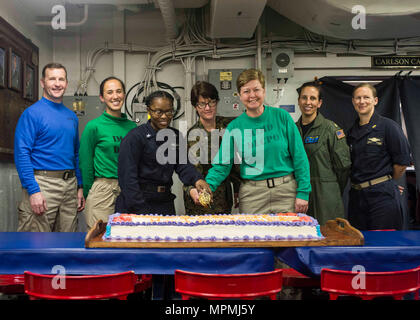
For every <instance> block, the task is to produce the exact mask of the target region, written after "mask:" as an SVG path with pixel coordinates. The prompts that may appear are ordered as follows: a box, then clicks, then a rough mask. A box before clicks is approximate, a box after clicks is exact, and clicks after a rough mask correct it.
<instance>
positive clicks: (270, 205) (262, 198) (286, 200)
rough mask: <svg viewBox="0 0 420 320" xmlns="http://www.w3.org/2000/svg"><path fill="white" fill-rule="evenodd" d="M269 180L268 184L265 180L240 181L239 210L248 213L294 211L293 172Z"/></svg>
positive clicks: (294, 187)
mask: <svg viewBox="0 0 420 320" xmlns="http://www.w3.org/2000/svg"><path fill="white" fill-rule="evenodd" d="M269 180H270V181H268V184H267V180H261V181H255V180H245V181H244V182H242V183H241V186H240V188H239V212H241V213H249V214H268V213H279V212H295V201H296V188H297V183H296V180H295V178H294V176H293V174H289V175H287V176H284V177H280V178H273V180H271V179H269ZM273 185H274V186H273ZM268 186H273V187H272V188H269V187H268Z"/></svg>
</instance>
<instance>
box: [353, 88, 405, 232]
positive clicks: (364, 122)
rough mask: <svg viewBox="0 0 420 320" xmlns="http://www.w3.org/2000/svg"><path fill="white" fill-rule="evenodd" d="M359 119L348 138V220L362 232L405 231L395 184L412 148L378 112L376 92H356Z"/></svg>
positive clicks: (354, 103)
mask: <svg viewBox="0 0 420 320" xmlns="http://www.w3.org/2000/svg"><path fill="white" fill-rule="evenodd" d="M352 101H353V106H354V108H355V110H356V112H357V113H358V115H359V117H358V119H357V120H356V122H355V124H354V125H353V127H352V128H351V129H350V130H349V132H348V134H347V142H348V144H349V146H350V154H351V162H352V167H351V189H350V197H349V212H348V218H349V221H350V223H351V224H352V225H353V226H354V227H356V228H357V229H359V230H378V229H397V230H400V229H402V227H403V218H402V209H401V208H402V207H401V195H400V192H399V189H398V186H397V184H396V182H395V180H397V179H399V178H400V177H401V176H402V175H403V174H404V172H405V169H406V167H407V166H409V165H410V162H411V156H410V147H409V144H408V141H407V138H406V137H405V136H404V133H403V131H402V129H401V128H400V126H399V125H398V124H397V123H396V122H394V121H393V120H391V119H388V118H384V117H382V116H380V115H379V114H378V113H376V112H375V106H376V104H377V103H378V97H377V94H376V89H375V88H374V87H373V86H372V85H370V84H366V83H363V84H360V85H358V86H357V87H355V89H354V91H353V98H352Z"/></svg>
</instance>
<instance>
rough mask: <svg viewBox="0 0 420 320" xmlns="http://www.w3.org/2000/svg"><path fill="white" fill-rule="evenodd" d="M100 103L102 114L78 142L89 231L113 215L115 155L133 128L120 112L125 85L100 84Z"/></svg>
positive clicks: (110, 81) (107, 81)
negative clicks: (98, 222)
mask: <svg viewBox="0 0 420 320" xmlns="http://www.w3.org/2000/svg"><path fill="white" fill-rule="evenodd" d="M99 99H100V100H101V101H102V102H103V103H104V104H105V111H104V113H103V114H102V115H101V116H99V117H98V118H96V119H93V120H91V121H89V122H88V124H87V125H86V127H85V129H84V131H83V134H82V138H81V140H80V152H79V161H80V170H81V171H82V178H83V192H84V196H85V198H86V208H85V214H86V223H87V226H88V228H89V229H90V228H92V227H93V226H94V224H95V222H96V221H98V220H102V221H104V222H107V221H108V216H109V215H110V214H113V213H114V208H115V200H116V198H117V196H118V195H119V193H120V188H119V186H118V155H119V150H120V143H121V140H122V139H123V138H124V137H125V135H126V134H127V133H128V132H129V131H130V130H131V129H134V128H136V124H135V123H134V122H133V121H131V120H129V119H128V118H127V115H126V114H125V113H122V112H121V108H122V106H123V104H124V99H125V86H124V83H123V82H122V81H121V80H119V79H118V78H115V77H109V78H106V79H105V80H103V81H102V83H101V85H100V87H99Z"/></svg>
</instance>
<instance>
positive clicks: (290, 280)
mask: <svg viewBox="0 0 420 320" xmlns="http://www.w3.org/2000/svg"><path fill="white" fill-rule="evenodd" d="M282 270H283V285H284V286H288V287H295V288H307V287H317V288H319V287H320V283H321V281H320V280H319V279H317V278H311V277H307V276H305V275H304V274H302V273H300V272H298V271H296V270H295V269H293V268H288V269H282Z"/></svg>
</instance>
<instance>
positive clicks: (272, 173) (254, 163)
mask: <svg viewBox="0 0 420 320" xmlns="http://www.w3.org/2000/svg"><path fill="white" fill-rule="evenodd" d="M236 84H237V89H238V93H239V97H240V100H241V102H242V103H243V104H244V105H245V107H246V112H245V113H243V114H242V115H240V116H239V117H237V118H236V119H235V120H233V121H232V122H231V123H230V124H229V125H228V126H227V128H226V132H225V134H224V136H223V139H222V145H221V148H220V149H219V153H218V154H217V155H216V157H215V158H214V160H213V167H212V168H211V169H210V170H209V172H208V174H207V176H206V181H207V183H208V184H209V185H210V188H211V190H212V191H214V190H215V189H216V188H217V187H218V186H219V185H220V183H221V182H222V181H223V180H224V179H225V178H226V177H227V175H228V174H229V172H230V170H231V168H232V165H233V164H234V163H240V175H241V178H242V179H243V180H242V183H241V186H240V189H239V211H240V212H241V213H251V214H258V213H260V214H264V213H278V212H299V213H305V212H306V211H307V209H308V199H309V193H310V191H311V184H310V181H309V177H310V174H309V162H308V158H307V156H306V153H305V149H304V147H303V143H302V139H301V137H300V134H299V131H298V130H297V127H296V125H295V123H294V121H293V119H292V117H291V116H290V115H289V114H288V113H287V112H286V111H285V110H283V109H279V108H273V107H269V106H265V105H264V104H263V103H264V99H265V79H264V75H263V74H262V72H261V71H260V70H256V69H248V70H245V71H243V72H242V73H241V74H240V75H239V77H238V79H237V83H236Z"/></svg>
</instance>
